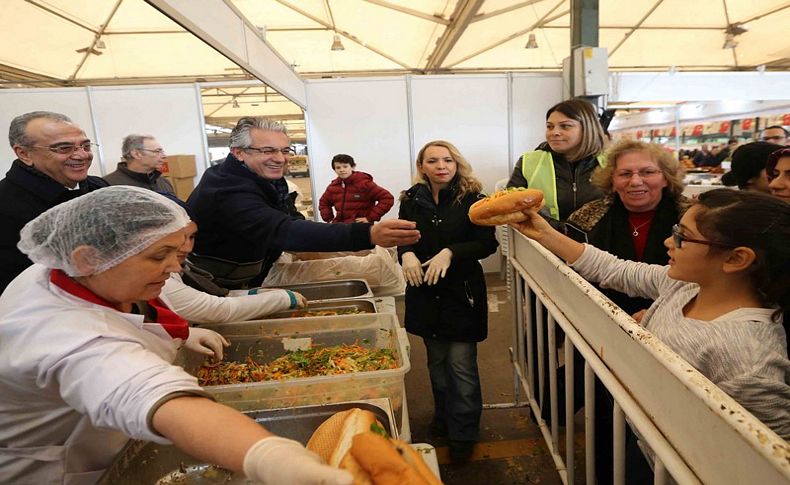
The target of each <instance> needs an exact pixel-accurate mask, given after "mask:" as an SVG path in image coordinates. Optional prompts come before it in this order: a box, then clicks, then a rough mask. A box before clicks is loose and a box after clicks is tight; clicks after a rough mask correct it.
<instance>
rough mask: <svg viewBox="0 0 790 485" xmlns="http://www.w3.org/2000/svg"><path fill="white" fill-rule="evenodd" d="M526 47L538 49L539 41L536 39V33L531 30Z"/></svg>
mask: <svg viewBox="0 0 790 485" xmlns="http://www.w3.org/2000/svg"><path fill="white" fill-rule="evenodd" d="M524 48H525V49H537V48H538V41H537V40H536V39H535V33H534V32H530V34H529V38H528V39H527V45H525V46H524Z"/></svg>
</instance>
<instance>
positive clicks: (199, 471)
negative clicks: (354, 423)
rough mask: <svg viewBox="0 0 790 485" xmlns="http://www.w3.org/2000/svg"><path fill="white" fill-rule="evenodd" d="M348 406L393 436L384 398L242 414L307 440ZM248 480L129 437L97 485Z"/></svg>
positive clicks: (168, 447)
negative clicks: (366, 414) (369, 416)
mask: <svg viewBox="0 0 790 485" xmlns="http://www.w3.org/2000/svg"><path fill="white" fill-rule="evenodd" d="M351 408H360V409H365V410H368V411H370V412H372V413H373V414H375V415H376V419H378V420H379V422H380V423H381V424H382V425H383V426H384V429H387V430H389V432H390V434H391V435H392V436H397V430H396V428H397V427H396V426H395V425H394V420H393V417H392V408H391V406H390V403H389V401H388V400H386V399H371V400H367V401H360V402H346V403H338V404H327V405H324V406H307V407H299V408H292V409H270V410H267V411H248V412H246V413H245V414H246V415H247V416H249V417H251V418H252V419H254V420H255V421H257V422H258V423H260V424H261V425H263V426H265V427H266V429H268V430H269V431H271V432H273V433H275V434H278V435H280V436H284V437H286V438H291V439H294V440H296V441H299V442H301V443H302V444H307V441H308V440H309V439H310V436H311V435H312V434H313V431H315V430H316V428H318V426H319V425H320V424H321V423H323V422H324V421H325V420H326V419H327V418H329V417H330V416H332V415H333V414H335V413H337V412H340V411H345V410H347V409H351ZM183 483H193V484H198V483H199V484H224V485H228V484H245V485H246V484H249V483H251V482H249V481H248V480H247V479H246V478H245V477H244V476H235V474H234V473H233V472H230V471H228V470H225V469H222V468H218V467H216V466H213V465H210V464H207V463H205V462H201V460H198V459H197V458H193V457H192V456H190V455H188V454H186V453H184V452H182V451H181V450H179V449H178V448H176V447H175V446H172V445H160V444H157V443H151V442H147V441H136V440H132V441H130V442H129V443H128V444H127V445H126V446H125V447H124V448H123V449H122V450H121V452H120V453H119V454H118V456H117V457H116V458H115V460H114V461H113V464H112V465H111V466H110V467H109V468H108V469H107V471H106V472H105V473H104V475H102V477H101V478H100V479H99V481H98V482H97V485H175V484H183Z"/></svg>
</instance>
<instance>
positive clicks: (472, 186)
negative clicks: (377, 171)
mask: <svg viewBox="0 0 790 485" xmlns="http://www.w3.org/2000/svg"><path fill="white" fill-rule="evenodd" d="M429 147H444V148H446V149H447V150H448V151H449V152H450V156H451V157H453V160H455V163H456V165H457V170H456V174H455V178H456V179H457V182H458V195H457V197H456V200H457V201H458V202H460V201H461V199H463V198H464V196H465V195H466V194H469V193H472V192H482V190H483V184H482V183H481V182H480V181H479V180H478V179H477V178H476V177H475V176H474V175H473V174H472V166H471V165H470V164H469V161H467V159H466V158H464V156H463V155H461V152H460V151H458V148H456V147H455V145H453V144H452V143H450V142H449V141H444V140H434V141H429V142H428V143H426V144H425V146H423V147H422V148H421V149H420V151H419V152H418V153H417V161H416V165H417V174H416V175H415V176H414V183H415V184H424V185H428V179H427V177H425V174H423V172H422V159H423V157H424V156H425V150H427V149H428V148H429Z"/></svg>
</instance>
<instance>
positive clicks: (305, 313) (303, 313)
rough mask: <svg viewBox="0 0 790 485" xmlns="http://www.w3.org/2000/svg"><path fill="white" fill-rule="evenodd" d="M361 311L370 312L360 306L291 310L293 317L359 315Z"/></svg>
mask: <svg viewBox="0 0 790 485" xmlns="http://www.w3.org/2000/svg"><path fill="white" fill-rule="evenodd" d="M361 313H370V312H367V311H365V310H362V309H360V308H339V309H337V310H295V311H293V312H291V317H292V318H299V317H330V316H334V315H359V314H361Z"/></svg>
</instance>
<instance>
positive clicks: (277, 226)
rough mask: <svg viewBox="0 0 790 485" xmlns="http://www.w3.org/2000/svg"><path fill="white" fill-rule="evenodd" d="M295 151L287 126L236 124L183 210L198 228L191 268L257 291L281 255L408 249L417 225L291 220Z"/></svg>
mask: <svg viewBox="0 0 790 485" xmlns="http://www.w3.org/2000/svg"><path fill="white" fill-rule="evenodd" d="M292 154H293V149H292V148H291V146H290V140H289V138H288V134H287V131H286V129H285V126H284V125H282V124H280V123H278V122H276V121H272V120H268V119H265V118H252V117H248V118H242V119H240V120H239V122H238V123H237V124H236V127H235V128H234V129H233V131H232V132H231V134H230V154H229V155H228V157H227V158H226V159H225V161H223V162H222V163H220V164H219V165H215V166H213V167H210V168H209V169H207V170H206V172H205V173H204V174H203V177H202V179H201V180H200V183H199V184H198V185H197V187H195V190H194V191H193V192H192V195H190V197H189V200H188V201H187V204H189V206H190V208H191V209H192V212H193V213H194V215H195V219H196V222H197V224H198V227H199V228H200V230H199V232H198V234H197V238H196V240H195V249H194V252H193V253H192V256H191V257H190V262H191V263H192V264H194V265H196V266H198V267H199V268H201V269H203V270H205V271H208V272H209V273H211V274H213V275H214V278H215V282H216V283H217V284H219V285H220V286H223V287H225V288H229V289H237V288H245V287H254V286H259V285H260V284H261V282H262V281H263V279H264V278H265V277H266V274H267V273H268V272H269V269H270V268H271V266H272V264H273V263H274V261H275V260H276V259H277V258H278V257H279V256H280V254H281V253H282V251H356V250H361V249H369V248H371V247H372V246H373V245H379V246H385V247H389V246H397V245H408V244H414V243H415V242H417V240H418V239H419V231H417V230H416V228H415V224H414V223H412V222H408V221H402V220H398V219H390V220H386V221H382V222H379V223H377V224H375V225H373V224H367V223H353V224H323V223H319V222H313V221H305V220H301V219H299V218H297V217H294V216H293V215H291V214H290V210H289V193H288V186H287V184H286V183H285V180H284V179H283V175H284V173H285V170H286V166H287V164H288V160H289V158H290V156H291V155H292Z"/></svg>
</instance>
